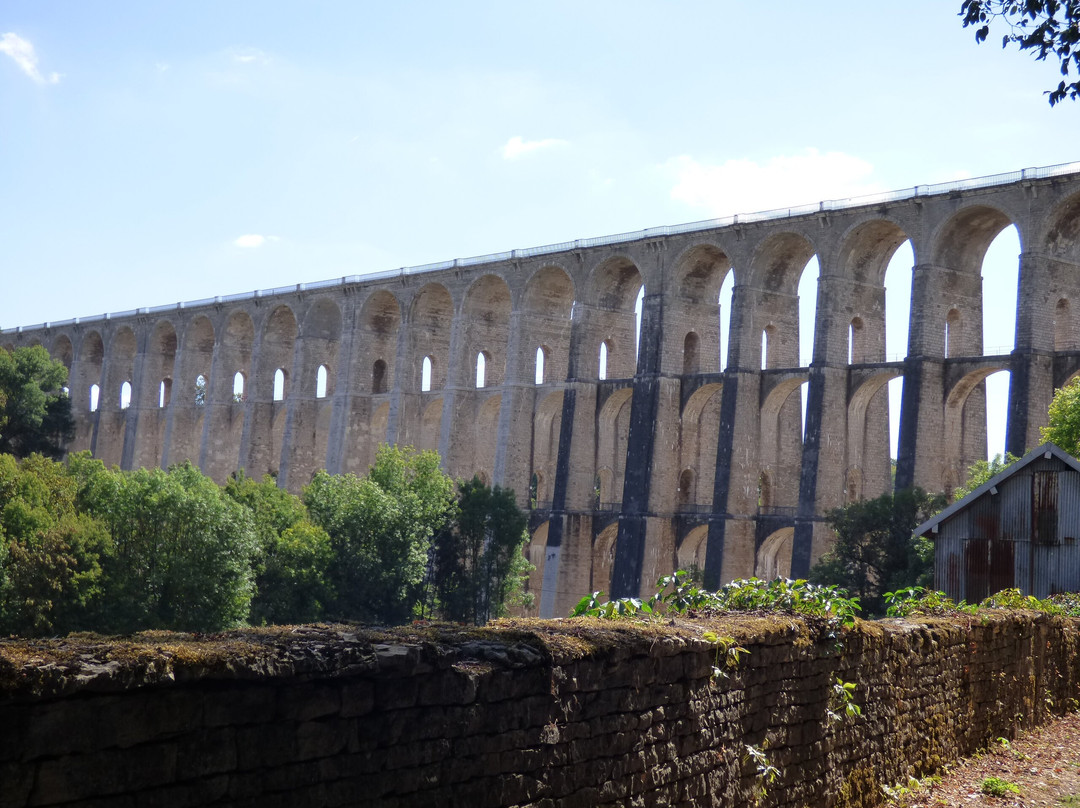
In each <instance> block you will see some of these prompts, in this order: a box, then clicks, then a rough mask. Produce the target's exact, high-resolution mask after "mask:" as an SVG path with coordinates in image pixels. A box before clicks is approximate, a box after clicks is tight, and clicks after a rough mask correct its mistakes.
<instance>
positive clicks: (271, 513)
mask: <svg viewBox="0 0 1080 808" xmlns="http://www.w3.org/2000/svg"><path fill="white" fill-rule="evenodd" d="M225 493H226V494H227V495H228V496H229V497H231V498H232V499H233V500H235V501H236V502H239V503H240V504H241V505H243V506H244V507H245V508H247V510H248V512H249V513H250V514H251V518H252V521H253V523H254V527H255V536H256V538H257V552H256V555H255V558H254V560H253V564H254V568H255V596H254V598H253V599H252V601H251V617H250V621H251V622H252V623H253V624H256V625H262V624H270V625H282V624H289V623H313V622H316V621H318V620H321V619H322V618H323V615H324V612H325V608H326V605H327V604H328V603H330V602H331V601H332V600H333V587H331V586H330V583H329V581H328V580H327V574H328V572H329V569H330V563H331V561H332V560H333V548H332V547H331V544H330V537H329V536H328V535H327V533H326V531H325V530H323V529H322V528H321V527H319V526H318V525H315V524H314V523H312V522H311V520H310V519H309V517H308V512H307V508H306V507H305V506H304V503H303V501H302V500H301V499H300V498H299V497H297V496H294V495H293V494H290V493H289V492H288V491H285V490H283V489H281V488H278V486H277V483H276V482H275V480H274V478H273V477H271V476H269V475H266V476H264V477H263V479H262V481H261V482H257V481H255V480H253V479H251V478H250V477H247V476H245V475H244V473H243V472H242V471H241V472H239V473H237V474H234V475H233V476H232V477H231V478H230V479H229V481H228V482H227V483H226V484H225Z"/></svg>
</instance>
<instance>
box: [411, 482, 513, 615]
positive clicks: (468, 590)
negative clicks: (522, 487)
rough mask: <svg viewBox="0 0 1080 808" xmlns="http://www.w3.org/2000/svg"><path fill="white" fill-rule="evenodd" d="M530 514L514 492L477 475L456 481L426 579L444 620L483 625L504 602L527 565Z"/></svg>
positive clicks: (499, 612) (501, 610)
mask: <svg viewBox="0 0 1080 808" xmlns="http://www.w3.org/2000/svg"><path fill="white" fill-rule="evenodd" d="M528 524H529V518H528V516H527V515H526V514H525V512H524V511H522V510H521V509H520V508H519V507H518V506H517V502H516V501H515V499H514V492H513V491H511V490H509V489H506V488H500V487H499V486H495V487H494V488H491V487H489V486H487V485H485V484H484V483H483V482H481V481H480V480H479V479H478V478H475V477H474V478H473V479H472V480H470V481H467V482H462V483H460V484H459V486H458V500H457V508H456V518H454V519H452V520H451V521H448V522H447V523H446V524H445V525H444V526H443V528H442V529H441V530H440V531H439V532H438V533H437V534H436V536H435V542H434V547H433V552H432V562H433V563H432V564H431V583H432V589H433V590H434V595H435V597H436V598H437V604H438V610H439V612H440V614H441V616H442V617H443V618H444V619H447V620H454V621H457V622H461V623H473V624H475V625H483V624H484V623H486V622H487V621H488V620H490V619H491V618H493V617H500V616H502V615H504V614H505V613H506V607H507V604H508V602H509V601H510V599H511V596H512V594H513V593H514V592H515V591H516V590H520V589H521V582H522V578H523V576H524V577H527V576H528V573H529V569H530V565H529V564H528V562H527V561H526V560H525V557H524V556H523V555H522V548H523V547H524V545H525V544H526V543H527V542H528V540H529V533H528Z"/></svg>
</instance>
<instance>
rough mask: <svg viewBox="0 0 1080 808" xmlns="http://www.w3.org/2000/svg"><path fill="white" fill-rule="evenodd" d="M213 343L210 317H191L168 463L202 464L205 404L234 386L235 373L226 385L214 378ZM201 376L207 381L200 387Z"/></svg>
mask: <svg viewBox="0 0 1080 808" xmlns="http://www.w3.org/2000/svg"><path fill="white" fill-rule="evenodd" d="M214 343H215V330H214V324H213V323H212V322H211V321H210V318H209V317H207V316H206V315H203V314H199V315H196V316H195V317H194V318H192V320H191V322H189V323H188V324H187V327H186V328H185V329H184V333H183V337H182V339H181V343H180V352H179V356H178V357H177V358H178V364H179V369H178V372H177V374H176V377H175V379H174V381H173V390H172V402H171V405H170V408H171V411H172V429H171V430H170V432H169V435H170V444H169V451H168V457H169V463H183V462H184V461H185V460H190V461H191V462H192V463H194V464H196V465H199V464H200V458H199V455H200V449H201V447H202V435H203V424H204V419H205V417H206V410H207V407H206V406H205V405H206V404H207V403H213V402H214V396H215V395H218V396H221V395H224V391H225V389H228V388H229V387H230V386H231V384H232V374H228V377H227V381H225V382H224V384H223V383H222V382H219V381H217V380H216V379H214V378H213V377H212V376H211V373H210V371H211V368H212V365H213V357H214ZM200 377H201V378H202V379H203V380H204V382H203V385H202V387H201V388H200V384H199V378H200ZM215 384H216V387H215ZM226 400H227V399H226Z"/></svg>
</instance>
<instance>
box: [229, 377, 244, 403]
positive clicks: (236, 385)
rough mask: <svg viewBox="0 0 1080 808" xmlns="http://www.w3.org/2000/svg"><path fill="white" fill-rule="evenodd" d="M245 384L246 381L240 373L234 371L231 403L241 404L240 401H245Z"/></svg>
mask: <svg viewBox="0 0 1080 808" xmlns="http://www.w3.org/2000/svg"><path fill="white" fill-rule="evenodd" d="M245 383H246V379H245V378H244V374H243V373H241V372H240V371H239V370H238V371H236V373H235V374H234V375H233V382H232V400H233V401H235V402H241V401H244V400H245V399H246V396H245V395H244V386H245Z"/></svg>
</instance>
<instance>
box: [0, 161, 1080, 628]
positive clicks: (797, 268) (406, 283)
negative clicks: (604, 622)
mask: <svg viewBox="0 0 1080 808" xmlns="http://www.w3.org/2000/svg"><path fill="white" fill-rule="evenodd" d="M1010 225H1013V226H1015V227H1016V229H1017V232H1018V235H1019V239H1020V244H1021V253H1020V256H1019V282H1018V290H1019V291H1018V298H1017V301H1018V302H1017V311H1016V329H1015V341H1014V345H1015V347H1014V348H1013V349H1012V350H1011V352H1009V353H1007V354H1000V353H994V354H992V355H987V352H986V351H984V349H983V344H982V334H983V323H982V317H983V295H984V293H986V294H992V293H993V291H994V290H992V289H989V290H984V288H983V282H982V277H981V268H982V260H983V257H984V255H985V253H986V250H987V248H988V247H989V245H990V243H991V242H992V241H993V239H994V238H995V237H996V236H997V235H998V234H999V233H1000V232H1001V231H1002V230H1003V229H1005V228H1006V227H1009V226H1010ZM905 242H910V246H911V250H912V252H913V254H914V266H913V268H912V270H911V273H912V274H911V301H910V303H911V307H910V311H911V318H910V327H909V337H908V348H907V354H906V356H905V358H903V359H902V360H900V361H886V354H885V320H886V316H885V286H884V278H885V271H886V268H887V267H888V265H889V261H890V259H891V257H892V256H893V254H894V253H895V251H896V250H897V249H898V248H899V247H900V246H901V245H902V244H904V243H905ZM815 256H816V258H817V260H818V264H819V267H820V276H819V280H818V284H817V315H816V322H815V323H814V324H813V329H814V347H813V357H812V361H811V363H810V365H809V366H808V367H803V366H800V362H799V353H798V334H799V299H798V285H799V280H800V276H801V274H802V272H803V270H804V269H805V268H806V266H807V263H808V262H809V261H810V260H811V259H812V258H814V257H815ZM729 275H731V276H732V277H733V278H734V287H733V292H732V297H731V307H730V312H727V314H728V316H729V321H730V325H729V328H728V332H727V333H726V334H724V335H723V337H724V343H723V344H724V345H726V351H725V356H724V357H723V358H724V361H723V362H721V355H720V347H721V344H722V343H721V337H722V335H721V333H720V330H721V329H720V324H721V317H720V305H721V303H720V289H721V286H722V285H723V284H724V282H725V280H726V279H727V278H728V276H729ZM724 305H725V306H726V305H727V302H726V301H724ZM1078 318H1080V163H1073V164H1069V165H1064V166H1054V167H1050V168H1039V169H1025V170H1024V171H1018V172H1014V173H1012V174H1003V175H996V176H993V177H984V178H980V179H976V180H968V181H963V182H957V183H949V184H947V185H930V186H916V187H915V188H912V189H907V190H905V191H900V192H896V193H891V194H883V195H878V196H874V197H864V198H858V199H849V200H841V201H831V202H821V203H819V204H816V205H810V206H804V207H800V208H791V209H784V210H780V211H768V212H764V213H758V214H752V215H742V214H740V215H739V216H733V217H730V218H727V219H716V220H710V221H705V222H695V223H693V224H688V225H677V226H672V227H659V228H650V229H648V230H643V231H640V232H635V233H624V234H620V235H615V236H607V237H602V238H594V239H583V240H579V241H574V242H566V243H563V244H555V245H549V246H546V247H538V248H533V249H526V250H513V251H511V252H507V253H499V254H496V255H488V256H482V257H478V258H468V259H457V260H454V261H447V262H442V263H438V264H430V265H426V266H422V267H411V268H403V269H400V270H394V271H392V272H383V273H377V274H372V275H364V276H349V277H344V278H340V279H335V280H332V281H323V282H318V283H308V284H298V285H296V286H295V287H292V286H290V287H283V288H279V289H270V290H265V291H260V292H252V293H246V294H239V295H228V296H223V297H215V298H208V299H205V300H198V301H193V302H189V303H179V304H176V305H173V306H158V307H153V308H142V309H137V310H134V311H128V312H120V313H117V314H108V315H102V316H97V317H83V318H77V319H72V320H64V321H59V322H49V323H43V324H39V325H35V326H23V327H19V328H9V329H4V330H2V331H0V345H2V346H3V347H6V348H14V347H18V346H22V345H31V344H35V343H40V344H42V345H44V346H45V347H46V348H47V349H48V350H49V351H50V353H51V354H52V355H53V356H54V357H55V358H57V359H60V360H62V361H63V362H64V363H65V364H66V365H67V366H68V368H69V370H70V380H69V387H70V395H71V397H72V402H73V409H74V411H75V415H76V421H77V435H76V438H75V440H74V441H73V442H72V445H71V446H70V449H72V450H81V449H89V450H91V451H92V452H93V453H94V454H95V455H96V456H98V457H100V458H101V459H102V460H104V461H105V462H106V463H110V464H118V465H120V466H121V467H124V468H133V467H138V466H167V465H171V464H173V463H177V462H182V461H184V460H190V461H192V462H193V463H196V464H198V465H199V466H200V467H201V468H202V469H203V470H204V471H205V472H206V473H208V474H210V475H211V476H213V477H214V478H215V479H218V480H224V479H225V478H227V477H228V475H229V474H231V473H232V472H233V471H235V470H237V469H240V468H243V469H244V470H245V471H246V473H247V474H249V475H262V474H265V473H272V474H276V475H277V479H278V481H279V483H280V484H281V485H283V486H285V487H287V488H289V489H291V490H299V489H300V488H302V487H303V485H304V484H305V483H306V482H307V481H308V480H309V479H310V477H311V475H312V474H313V473H314V472H315V471H316V470H318V469H320V468H326V469H328V470H330V471H331V472H335V473H345V472H355V473H363V472H364V471H365V470H366V469H367V467H368V466H369V464H370V463H371V461H372V459H373V457H374V453H375V450H376V448H377V446H378V444H379V443H381V442H391V443H397V444H401V445H406V444H408V445H412V446H415V447H417V448H425V449H428V448H430V449H438V450H439V452H440V453H441V454H442V457H443V462H444V464H445V467H446V469H447V471H448V472H449V473H451V474H452V475H454V476H455V477H471V476H473V475H474V474H478V475H480V476H481V478H483V479H485V480H487V481H489V482H493V483H498V484H500V485H503V486H507V487H510V488H513V489H514V490H515V491H516V492H517V494H518V497H519V500H520V501H521V503H522V504H523V505H526V506H529V505H532V510H533V514H532V527H533V530H532V543H531V546H530V548H529V555H530V559H531V560H532V562H533V564H534V565H535V566H536V571H535V572H534V573H533V576H532V580H531V582H530V586H531V587H532V588H533V589H534V591H535V592H536V593H537V594H538V598H537V603H538V606H537V608H538V611H539V613H540V614H542V615H554V614H560V613H564V612H565V610H566V609H567V608H568V607H569V605H570V604H571V602H572V601H574V600H575V599H576V598H578V597H580V596H581V594H583V593H585V592H587V591H591V590H593V589H604V590H607V591H611V592H613V593H615V594H631V593H636V592H637V591H640V590H641V589H642V588H643V587H646V588H647V587H648V586H650V585H651V583H652V582H653V581H654V580H655V579H656V578H657V577H658V576H659V575H661V574H664V573H666V572H668V571H670V570H671V569H672V568H673V567H676V566H682V567H692V566H696V567H698V568H699V569H702V570H703V571H704V573H705V576H706V580H707V581H709V582H717V581H720V580H726V579H728V578H731V577H736V576H745V575H750V574H761V575H770V574H802V573H805V572H806V570H807V569H808V568H809V565H810V563H811V561H812V560H813V559H814V558H816V557H817V556H818V555H819V554H820V553H821V552H823V551H824V550H825V549H826V548H827V543H828V534H827V531H826V529H825V528H824V525H823V523H822V521H821V517H822V514H824V513H825V512H826V511H827V510H829V509H830V508H833V507H836V506H838V505H841V504H843V503H845V502H848V501H851V500H853V499H858V498H861V497H870V496H876V495H878V494H880V493H883V492H885V491H887V490H889V488H890V487H891V486H892V485H893V484H894V483H893V470H892V463H891V459H890V449H889V401H888V391H887V384H888V382H889V381H890V380H892V379H894V378H898V377H902V378H903V396H902V406H901V412H900V440H899V452H898V455H899V456H898V458H897V464H896V469H895V484H896V485H898V486H904V485H911V484H917V485H920V486H922V487H923V488H925V489H927V490H943V489H948V488H950V487H955V486H956V485H958V484H960V483H962V482H963V474H964V470H965V469H966V468H967V466H968V465H970V463H972V462H973V461H974V460H976V459H978V458H981V457H985V452H986V424H985V407H986V402H985V385H984V380H985V378H986V377H987V376H988V375H990V374H991V373H994V372H997V371H1000V370H1006V371H1009V373H1010V387H1009V409H1008V412H1009V416H1008V431H1007V448H1008V449H1009V450H1010V451H1012V452H1014V453H1016V454H1021V453H1022V451H1023V449H1024V447H1025V446H1029V445H1035V443H1037V442H1038V430H1039V427H1040V426H1042V425H1043V424H1044V423H1045V418H1046V411H1047V407H1048V405H1049V403H1050V399H1051V397H1052V395H1053V391H1054V389H1055V387H1056V386H1059V385H1061V384H1063V383H1064V382H1065V381H1067V380H1068V379H1069V378H1070V377H1071V376H1072V375H1073V374H1074V373H1076V372H1077V371H1078V370H1080V319H1078ZM804 385H806V393H805V397H806V402H807V404H806V415H805V425H804V423H803V413H802V401H801V399H802V395H801V391H802V388H803V386H804Z"/></svg>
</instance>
